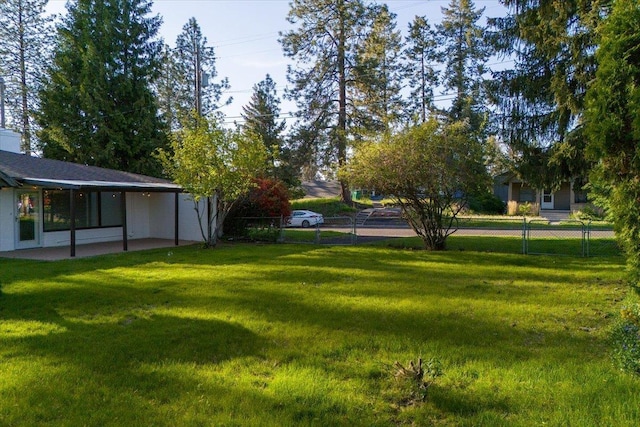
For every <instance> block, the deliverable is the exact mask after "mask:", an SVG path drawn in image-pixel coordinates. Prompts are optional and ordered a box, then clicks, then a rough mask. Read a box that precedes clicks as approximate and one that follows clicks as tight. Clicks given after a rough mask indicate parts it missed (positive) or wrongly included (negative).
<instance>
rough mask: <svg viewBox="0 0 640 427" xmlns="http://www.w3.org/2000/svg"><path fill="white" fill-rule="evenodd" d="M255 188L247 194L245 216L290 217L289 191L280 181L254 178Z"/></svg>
mask: <svg viewBox="0 0 640 427" xmlns="http://www.w3.org/2000/svg"><path fill="white" fill-rule="evenodd" d="M255 182H256V187H254V188H253V189H252V190H251V193H250V194H249V200H248V206H246V208H248V209H247V211H246V214H245V216H262V217H279V216H281V215H282V216H284V217H287V216H290V215H291V203H290V202H289V191H288V190H287V187H286V186H285V185H284V183H283V182H282V181H278V180H275V179H271V178H256V179H255Z"/></svg>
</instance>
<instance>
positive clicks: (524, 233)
mask: <svg viewBox="0 0 640 427" xmlns="http://www.w3.org/2000/svg"><path fill="white" fill-rule="evenodd" d="M522 254H523V255H526V254H527V217H526V216H523V217H522Z"/></svg>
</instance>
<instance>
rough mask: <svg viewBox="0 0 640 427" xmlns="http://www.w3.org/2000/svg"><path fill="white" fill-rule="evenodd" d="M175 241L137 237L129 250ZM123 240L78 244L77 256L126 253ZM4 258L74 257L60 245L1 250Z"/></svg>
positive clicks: (182, 242)
mask: <svg viewBox="0 0 640 427" xmlns="http://www.w3.org/2000/svg"><path fill="white" fill-rule="evenodd" d="M178 243H179V245H178V246H186V245H193V244H197V242H193V241H189V240H180V241H179V242H178ZM175 247H176V245H175V241H174V240H172V239H137V240H129V241H128V252H133V251H144V250H148V249H160V248H167V249H171V248H175ZM124 252H125V251H123V249H122V242H121V241H114V242H103V243H90V244H85V245H77V246H76V256H75V258H87V257H92V256H97V255H106V254H116V253H124ZM2 258H14V259H31V260H39V261H59V260H63V259H73V258H71V256H70V251H69V246H58V247H48V248H35V249H19V250H15V251H4V252H0V260H1V259H2Z"/></svg>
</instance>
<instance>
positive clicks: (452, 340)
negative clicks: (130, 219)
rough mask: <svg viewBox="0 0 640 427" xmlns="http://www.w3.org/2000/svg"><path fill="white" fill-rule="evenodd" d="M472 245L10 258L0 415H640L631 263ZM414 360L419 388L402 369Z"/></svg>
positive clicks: (245, 418) (482, 419)
mask: <svg viewBox="0 0 640 427" xmlns="http://www.w3.org/2000/svg"><path fill="white" fill-rule="evenodd" d="M470 247H471V246H470V245H469V243H467V249H466V250H464V251H461V250H455V251H449V252H443V253H426V252H423V251H409V250H402V249H396V248H388V247H367V246H358V247H317V246H309V245H299V246H297V245H229V246H222V247H220V248H218V249H214V250H203V249H199V248H198V247H179V248H171V249H170V250H166V249H158V250H152V251H146V252H138V253H129V254H117V255H109V256H103V257H97V258H90V259H78V260H67V261H59V262H49V263H45V262H37V261H25V260H4V259H2V260H0V267H1V268H0V286H1V292H2V293H1V294H0V402H2V403H0V425H30V426H31V425H61V426H62V425H65V426H66V425H95V426H98V425H100V426H108V425H113V426H116V425H166V426H179V425H243V426H245V425H249V426H251V425H255V426H263V425H274V426H275V425H278V426H287V425H291V426H294V425H367V426H370V425H380V426H386V425H405V424H406V425H412V424H416V425H431V424H438V425H452V426H453V425H455V426H457V425H486V426H495V425H505V426H507V425H508V426H511V425H532V424H534V425H535V424H546V425H585V426H590V425H593V426H596V425H614V424H615V425H629V426H631V425H637V424H638V423H639V422H640V382H639V381H638V380H636V379H634V378H632V377H629V376H626V375H624V374H621V373H619V372H618V371H616V370H615V368H614V367H613V366H612V364H611V363H610V361H609V357H608V354H607V352H608V347H607V328H608V327H609V325H610V323H611V321H612V317H613V314H614V313H615V312H616V311H617V310H618V309H619V303H620V300H621V298H622V297H623V295H624V292H625V290H626V288H625V285H624V284H623V282H622V277H623V261H622V260H621V259H619V258H606V259H604V258H601V259H594V258H591V259H582V258H573V257H563V258H562V259H558V258H557V257H545V256H539V257H525V256H522V255H510V254H504V253H481V252H474V251H472V250H470V249H469V248H470ZM418 357H422V358H423V359H425V360H427V359H430V358H435V359H437V360H438V361H440V362H441V364H442V368H443V371H444V375H443V376H442V377H441V378H439V379H438V380H437V381H436V382H435V384H434V385H433V386H432V387H431V388H430V389H429V391H428V394H427V399H426V400H425V401H424V402H421V401H412V400H410V399H408V397H409V396H407V395H406V393H407V391H406V390H404V389H402V388H401V387H399V386H398V383H397V381H396V380H395V379H394V368H393V364H394V362H395V361H400V362H402V363H403V364H406V363H407V362H409V361H410V360H417V358H418ZM409 401H410V402H411V404H408V403H407V402H409Z"/></svg>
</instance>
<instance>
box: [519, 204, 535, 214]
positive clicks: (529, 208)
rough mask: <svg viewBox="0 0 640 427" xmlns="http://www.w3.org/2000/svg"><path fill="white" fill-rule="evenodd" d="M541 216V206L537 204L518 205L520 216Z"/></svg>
mask: <svg viewBox="0 0 640 427" xmlns="http://www.w3.org/2000/svg"><path fill="white" fill-rule="evenodd" d="M539 214H540V205H538V204H537V203H529V202H524V203H521V204H519V205H518V215H522V216H538V215H539Z"/></svg>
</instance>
